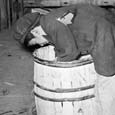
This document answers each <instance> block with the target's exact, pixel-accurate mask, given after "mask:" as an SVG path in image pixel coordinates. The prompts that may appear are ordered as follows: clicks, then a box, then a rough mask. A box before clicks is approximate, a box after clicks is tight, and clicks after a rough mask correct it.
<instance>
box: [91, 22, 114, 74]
mask: <svg viewBox="0 0 115 115" xmlns="http://www.w3.org/2000/svg"><path fill="white" fill-rule="evenodd" d="M96 31H97V33H96V34H97V35H96V41H95V45H94V49H93V51H92V57H93V59H94V65H95V69H96V72H97V73H99V74H100V75H103V76H112V75H114V74H115V27H114V26H113V25H112V24H111V23H108V22H105V20H103V21H100V22H99V23H98V24H97V30H96Z"/></svg>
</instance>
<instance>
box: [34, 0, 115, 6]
mask: <svg viewBox="0 0 115 115" xmlns="http://www.w3.org/2000/svg"><path fill="white" fill-rule="evenodd" d="M34 1H36V2H37V3H41V4H42V5H45V6H65V5H69V4H76V3H91V4H96V5H115V0H34Z"/></svg>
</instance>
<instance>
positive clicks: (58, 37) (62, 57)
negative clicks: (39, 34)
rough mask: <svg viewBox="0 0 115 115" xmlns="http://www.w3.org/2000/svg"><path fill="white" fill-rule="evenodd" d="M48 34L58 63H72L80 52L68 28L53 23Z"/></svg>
mask: <svg viewBox="0 0 115 115" xmlns="http://www.w3.org/2000/svg"><path fill="white" fill-rule="evenodd" d="M49 34H50V36H51V42H52V43H53V44H54V46H55V52H56V56H57V59H58V61H72V60H75V59H77V57H78V56H79V54H80V52H79V50H78V47H77V44H76V42H75V39H74V37H73V35H72V33H71V31H70V29H69V28H68V26H65V25H64V24H62V23H60V22H58V21H55V24H53V27H51V28H50V33H49Z"/></svg>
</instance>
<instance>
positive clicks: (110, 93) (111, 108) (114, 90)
mask: <svg viewBox="0 0 115 115" xmlns="http://www.w3.org/2000/svg"><path fill="white" fill-rule="evenodd" d="M96 91H97V92H96V94H97V104H98V111H99V114H98V115H115V75H114V76H112V77H105V76H101V75H99V74H98V75H97V82H96Z"/></svg>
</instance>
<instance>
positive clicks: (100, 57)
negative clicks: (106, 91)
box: [39, 4, 115, 76]
mask: <svg viewBox="0 0 115 115" xmlns="http://www.w3.org/2000/svg"><path fill="white" fill-rule="evenodd" d="M68 11H70V12H74V14H75V17H74V20H73V23H72V24H70V25H67V26H66V25H64V24H62V23H61V22H59V21H57V20H56V19H57V18H59V17H60V16H62V15H63V14H64V13H65V12H68ZM114 20H115V16H114V15H112V13H110V12H108V11H106V10H104V9H102V8H100V7H97V6H93V5H85V4H78V5H73V6H67V7H63V8H59V9H57V10H54V11H52V12H50V13H49V14H47V15H43V16H41V18H40V22H39V23H40V25H41V26H42V27H43V29H44V31H45V32H46V33H47V36H46V38H47V39H48V40H49V42H51V43H52V44H53V45H54V46H55V51H56V55H57V56H58V59H59V61H72V60H75V59H77V57H79V55H80V54H81V53H85V52H88V53H89V54H91V56H92V57H93V60H94V65H95V69H96V71H97V73H99V74H101V75H104V76H111V75H114V74H115V22H114Z"/></svg>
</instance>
